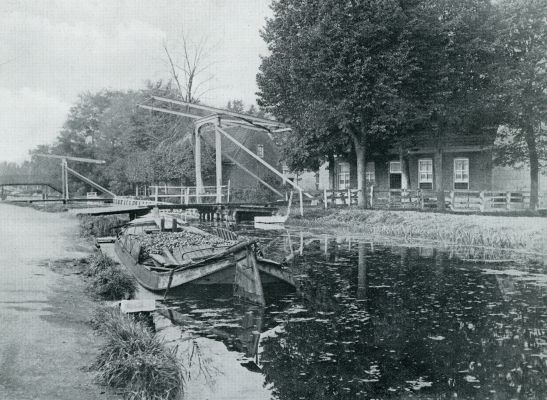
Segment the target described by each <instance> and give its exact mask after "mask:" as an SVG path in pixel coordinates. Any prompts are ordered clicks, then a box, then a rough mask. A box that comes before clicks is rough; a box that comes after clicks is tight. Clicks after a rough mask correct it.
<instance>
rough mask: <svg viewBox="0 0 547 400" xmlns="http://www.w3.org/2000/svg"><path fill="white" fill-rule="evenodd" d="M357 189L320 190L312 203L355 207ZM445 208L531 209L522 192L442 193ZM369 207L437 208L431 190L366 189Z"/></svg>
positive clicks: (546, 196) (544, 203) (546, 202)
mask: <svg viewBox="0 0 547 400" xmlns="http://www.w3.org/2000/svg"><path fill="white" fill-rule="evenodd" d="M357 192H358V191H357V189H345V190H323V192H322V193H315V196H314V200H313V204H319V203H322V204H323V206H324V207H325V208H327V207H329V206H352V205H357V195H358V193H357ZM445 202H446V207H447V209H450V210H454V211H480V212H491V211H516V210H525V209H528V208H529V206H530V192H525V191H508V192H504V191H479V190H452V191H445ZM367 205H368V206H369V207H370V208H379V209H382V208H388V209H426V208H436V207H437V193H436V192H434V191H431V190H409V189H389V190H375V189H374V187H371V188H370V189H368V190H367ZM546 207H547V193H540V196H539V208H546Z"/></svg>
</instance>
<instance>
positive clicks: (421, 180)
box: [418, 158, 434, 190]
mask: <svg viewBox="0 0 547 400" xmlns="http://www.w3.org/2000/svg"><path fill="white" fill-rule="evenodd" d="M426 162H427V163H428V164H429V165H430V169H429V170H427V169H426V170H425V171H424V170H422V165H423V164H422V163H426ZM424 175H425V177H424ZM433 179H434V176H433V159H432V158H420V159H418V187H419V188H420V189H430V190H431V189H433ZM422 184H425V185H424V186H428V187H422Z"/></svg>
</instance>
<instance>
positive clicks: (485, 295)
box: [155, 228, 547, 400]
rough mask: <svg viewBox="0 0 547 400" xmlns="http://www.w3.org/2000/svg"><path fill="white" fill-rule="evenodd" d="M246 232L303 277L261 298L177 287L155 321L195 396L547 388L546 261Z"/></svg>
mask: <svg viewBox="0 0 547 400" xmlns="http://www.w3.org/2000/svg"><path fill="white" fill-rule="evenodd" d="M241 233H243V234H248V235H250V236H259V237H260V242H261V248H262V251H263V252H264V255H265V256H266V257H268V258H271V259H277V260H281V259H283V258H286V257H287V258H288V259H289V261H288V262H287V268H290V269H291V270H292V271H293V272H294V274H295V277H296V278H297V281H298V288H297V289H296V290H294V289H292V288H291V287H287V286H285V285H272V286H268V287H266V297H267V305H266V306H265V307H264V308H260V307H251V306H246V305H244V304H239V303H238V302H236V301H235V300H234V299H233V297H232V289H231V287H229V286H228V287H226V286H208V287H203V286H187V287H184V288H180V289H178V290H177V291H173V292H172V293H170V296H169V298H168V299H167V300H166V302H165V303H166V304H167V306H168V308H169V309H168V310H164V311H162V312H161V313H159V314H158V315H156V316H155V321H156V327H157V329H158V331H159V332H162V333H163V334H164V336H165V337H166V338H167V339H168V340H169V341H171V342H172V343H173V344H176V345H178V346H179V349H182V350H183V352H182V353H183V354H185V355H186V357H187V359H186V360H185V364H186V371H185V374H186V392H187V396H188V398H196V399H198V398H199V399H207V398H214V399H286V400H294V399H360V398H363V399H411V398H419V399H440V398H459V399H546V398H547V275H546V270H545V267H544V265H543V264H541V263H539V262H534V261H526V262H508V261H507V260H505V259H503V260H501V261H503V262H500V263H496V262H495V261H494V260H492V257H491V256H490V257H489V259H488V260H482V261H481V260H478V261H477V260H475V261H469V260H468V261H461V258H462V257H463V258H466V257H470V256H469V254H467V255H463V256H461V254H460V258H458V257H457V255H456V254H455V253H454V251H450V250H446V251H441V250H435V249H432V248H409V247H403V246H386V245H380V244H378V243H374V242H370V241H366V240H357V239H351V238H348V237H332V236H328V235H311V234H306V233H300V232H298V231H287V230H284V229H283V230H277V231H257V230H254V229H252V228H247V229H245V228H244V229H243V231H242V232H241ZM498 257H499V256H498ZM474 258H475V259H476V254H475V257H474Z"/></svg>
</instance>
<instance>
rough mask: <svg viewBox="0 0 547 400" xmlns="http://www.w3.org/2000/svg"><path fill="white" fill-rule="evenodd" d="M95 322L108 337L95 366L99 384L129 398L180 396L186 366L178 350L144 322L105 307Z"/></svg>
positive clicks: (149, 399)
mask: <svg viewBox="0 0 547 400" xmlns="http://www.w3.org/2000/svg"><path fill="white" fill-rule="evenodd" d="M92 323H93V326H94V327H95V329H97V330H98V332H99V333H101V334H102V335H103V336H105V338H106V341H105V343H104V345H103V346H102V348H101V350H100V353H99V355H98V357H97V360H96V362H95V363H94V364H93V366H92V368H93V369H94V370H96V371H97V380H98V382H99V383H101V384H103V385H105V386H110V387H113V388H115V389H117V390H119V391H121V392H122V393H123V395H124V397H125V398H126V399H130V400H172V399H178V398H180V397H181V394H182V388H183V373H182V372H183V369H182V365H181V364H180V362H179V361H178V359H177V355H176V351H177V349H176V348H174V349H168V348H167V346H166V345H165V343H164V342H163V341H162V340H161V339H159V338H158V337H157V336H156V335H155V334H154V332H153V331H152V330H151V329H150V327H149V326H148V325H147V324H146V323H145V322H143V321H141V320H139V319H138V318H136V317H133V316H131V315H126V314H122V313H120V312H119V310H117V309H115V308H111V307H103V308H99V309H98V310H97V311H96V312H95V315H94V318H93V320H92Z"/></svg>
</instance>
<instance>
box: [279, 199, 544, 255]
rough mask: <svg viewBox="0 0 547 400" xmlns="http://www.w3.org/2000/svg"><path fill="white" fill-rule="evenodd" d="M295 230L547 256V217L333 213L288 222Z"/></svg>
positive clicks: (311, 213)
mask: <svg viewBox="0 0 547 400" xmlns="http://www.w3.org/2000/svg"><path fill="white" fill-rule="evenodd" d="M289 224H290V225H293V226H299V227H305V228H308V229H311V230H315V229H321V230H322V231H323V232H325V230H326V231H329V232H331V233H333V234H355V235H366V236H370V237H384V238H385V237H388V238H394V239H397V240H398V241H404V242H407V243H408V242H413V241H418V240H426V241H434V242H439V243H441V244H443V245H460V246H483V247H491V248H499V249H514V250H521V251H526V252H533V253H541V254H547V244H546V242H547V218H541V217H505V216H483V215H460V214H457V215H456V214H441V213H432V212H419V211H384V210H359V209H332V210H313V211H311V210H310V211H308V212H307V213H306V214H305V216H304V217H298V216H293V217H291V218H290V219H289Z"/></svg>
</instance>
